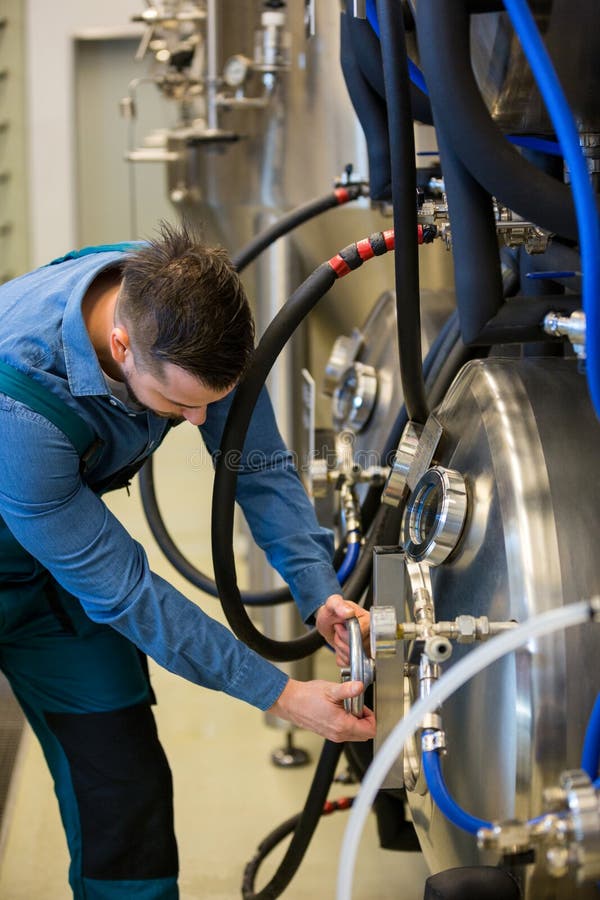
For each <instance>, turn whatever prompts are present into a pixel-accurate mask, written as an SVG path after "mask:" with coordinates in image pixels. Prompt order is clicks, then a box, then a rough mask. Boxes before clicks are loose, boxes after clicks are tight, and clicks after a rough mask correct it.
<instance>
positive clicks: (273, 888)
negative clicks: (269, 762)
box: [242, 741, 344, 900]
mask: <svg viewBox="0 0 600 900" xmlns="http://www.w3.org/2000/svg"><path fill="white" fill-rule="evenodd" d="M343 748H344V745H343V744H334V743H333V742H332V741H325V743H324V744H323V749H322V751H321V756H320V757H319V762H318V763H317V768H316V770H315V774H314V777H313V780H312V784H311V786H310V791H309V793H308V797H307V798H306V804H305V806H304V809H303V810H302V812H301V814H300V817H299V819H298V824H297V825H296V829H295V831H294V836H293V838H292V840H291V842H290V845H289V847H288V849H287V851H286V853H285V856H284V857H283V859H282V861H281V863H280V864H279V867H278V868H277V871H276V872H275V874H274V875H273V877H272V878H271V880H270V881H269V883H268V884H267V885H266V886H265V887H264V888H262V890H260V891H258V892H257V893H255V892H254V877H255V875H256V870H257V868H258V867H257V866H256V865H254V860H252V861H251V862H250V863H249V864H248V866H247V867H246V870H245V871H244V880H243V883H242V897H243V898H244V900H274V898H275V897H279V896H280V894H282V893H283V891H284V890H285V889H286V887H287V886H288V884H289V883H290V881H291V880H292V878H293V877H294V875H295V874H296V871H297V870H298V866H299V865H300V863H301V862H302V860H303V858H304V854H305V853H306V849H307V847H308V845H309V844H310V841H311V839H312V836H313V834H314V832H315V829H316V827H317V825H318V823H319V819H320V818H321V816H322V814H323V807H324V805H325V801H326V800H327V794H328V793H329V788H330V786H331V782H332V781H333V777H334V775H335V770H336V768H337V764H338V762H339V759H340V756H341V753H342V750H343ZM286 824H287V823H284V825H286ZM281 827H282V828H283V826H281ZM283 836H284V835H282V836H281V838H279V839H280V840H281V839H282V837H283ZM276 843H278V841H277V842H276ZM273 846H274V845H273ZM261 847H262V844H261V846H260V847H259V848H258V852H259V854H261ZM263 856H264V854H263ZM255 859H256V858H255ZM261 859H262V856H260V858H259V860H258V861H259V862H260V860H261Z"/></svg>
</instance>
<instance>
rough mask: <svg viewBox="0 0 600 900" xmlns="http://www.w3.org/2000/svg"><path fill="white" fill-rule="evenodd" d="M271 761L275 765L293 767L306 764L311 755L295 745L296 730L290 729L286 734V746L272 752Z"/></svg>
mask: <svg viewBox="0 0 600 900" xmlns="http://www.w3.org/2000/svg"><path fill="white" fill-rule="evenodd" d="M271 762H272V763H273V765H275V766H281V767H282V768H286V769H287V768H291V767H295V766H305V765H306V764H307V763H308V762H310V756H309V754H308V753H307V752H306V750H302V749H301V748H300V747H294V732H293V730H290V731H288V732H287V734H286V740H285V747H278V748H277V750H273V752H272V753H271Z"/></svg>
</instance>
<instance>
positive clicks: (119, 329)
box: [110, 325, 131, 366]
mask: <svg viewBox="0 0 600 900" xmlns="http://www.w3.org/2000/svg"><path fill="white" fill-rule="evenodd" d="M128 351H129V352H131V344H130V341H129V334H128V333H127V329H126V328H124V327H123V326H122V325H115V327H114V328H113V329H112V331H111V333H110V353H111V356H112V358H113V359H114V361H115V362H117V363H119V365H120V366H122V365H123V363H124V362H125V356H126V354H127V352H128Z"/></svg>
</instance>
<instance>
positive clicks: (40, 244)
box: [25, 0, 145, 266]
mask: <svg viewBox="0 0 600 900" xmlns="http://www.w3.org/2000/svg"><path fill="white" fill-rule="evenodd" d="M25 3H26V24H25V45H26V49H25V55H26V72H27V76H26V78H27V106H28V113H27V115H28V132H29V149H28V153H29V186H30V221H31V226H30V235H31V264H32V266H36V265H41V264H43V263H45V262H48V260H50V259H52V258H53V257H55V256H58V255H60V254H61V253H64V252H66V251H67V250H69V249H71V248H72V247H74V246H75V244H76V219H75V211H76V202H75V184H76V171H75V153H74V148H75V130H74V129H75V115H74V84H73V79H74V65H73V38H74V36H75V35H76V34H81V33H82V32H84V31H86V30H87V29H108V30H110V31H112V32H127V31H136V30H138V29H139V26H135V25H132V24H131V16H132V15H134V14H136V13H140V12H141V11H142V10H143V9H144V7H145V3H144V0H52V2H51V3H49V2H48V0H25ZM125 87H126V86H125V85H124V89H125ZM115 140H121V135H115Z"/></svg>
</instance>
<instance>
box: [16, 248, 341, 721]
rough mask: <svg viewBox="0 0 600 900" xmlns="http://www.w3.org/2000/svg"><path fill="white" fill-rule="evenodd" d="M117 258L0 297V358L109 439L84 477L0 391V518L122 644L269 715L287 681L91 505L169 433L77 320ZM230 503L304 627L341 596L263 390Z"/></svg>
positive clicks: (212, 441)
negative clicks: (127, 395)
mask: <svg viewBox="0 0 600 900" xmlns="http://www.w3.org/2000/svg"><path fill="white" fill-rule="evenodd" d="M122 259H123V256H122V254H121V253H119V252H114V251H112V252H100V253H94V254H91V255H89V256H83V257H81V258H77V259H71V260H66V261H64V262H60V263H59V264H56V265H52V266H46V267H43V268H40V269H37V270H35V271H33V272H31V273H29V274H27V275H24V276H22V277H20V278H17V279H15V280H14V281H11V282H9V283H7V284H5V285H4V286H2V287H1V288H0V359H1V360H3V361H5V362H7V363H9V364H11V365H13V366H15V367H16V368H18V369H21V370H22V371H24V372H26V373H27V374H29V375H30V376H32V377H33V378H35V379H36V380H38V381H39V382H41V383H42V384H43V385H45V386H46V387H48V388H50V389H51V390H52V391H53V392H54V393H56V394H57V396H59V397H60V398H61V399H62V400H63V401H65V402H66V403H68V404H69V405H70V406H71V407H73V409H74V410H75V411H76V412H77V413H78V414H79V415H80V416H81V417H82V418H84V419H85V420H86V421H87V422H88V423H89V424H90V426H91V428H92V429H93V430H94V432H95V433H96V434H97V435H98V436H99V437H100V438H101V439H102V440H103V442H104V443H103V447H102V450H101V452H100V454H99V455H98V456H97V457H96V458H95V459H94V461H93V464H92V466H91V467H90V468H89V470H88V471H87V472H86V474H85V480H82V477H81V475H80V471H79V458H78V456H77V453H76V452H75V450H74V448H73V447H72V445H71V444H70V442H69V441H68V439H67V438H66V437H65V436H64V435H63V433H62V432H61V431H59V430H58V429H57V428H56V426H54V425H53V424H52V423H50V422H49V421H48V420H47V419H45V418H44V417H43V416H41V415H39V414H38V413H35V412H33V411H32V410H30V409H29V408H28V407H27V406H25V405H23V404H22V403H19V402H18V401H15V400H13V399H11V398H10V397H7V396H6V395H4V394H1V393H0V434H1V435H2V440H1V441H0V472H1V477H0V515H1V516H2V518H3V519H4V521H5V523H6V525H7V526H8V528H9V529H10V531H11V532H12V534H13V535H14V537H15V538H16V539H17V541H18V542H19V543H20V544H21V545H22V546H23V547H24V548H25V549H26V550H27V551H28V552H29V553H30V554H31V555H32V556H34V557H35V558H36V559H37V560H38V561H39V562H40V563H41V564H42V565H43V566H44V567H45V568H46V569H47V570H48V571H49V572H50V573H51V574H52V575H53V577H54V578H55V579H56V580H57V581H58V582H59V583H60V584H61V585H62V586H63V587H64V588H65V589H66V590H67V591H68V592H69V593H71V594H73V595H74V596H75V597H77V598H78V599H79V600H80V602H81V604H82V606H83V608H84V609H85V611H86V613H87V615H88V616H89V617H90V618H91V619H93V620H94V621H96V622H102V623H106V624H107V625H110V626H111V627H113V628H115V629H116V630H117V631H119V632H121V633H122V634H124V635H126V637H128V638H129V639H130V640H131V641H133V643H134V644H136V645H137V646H138V647H140V649H142V650H143V651H144V652H145V653H147V654H148V655H149V656H151V657H152V658H153V659H155V660H156V661H157V662H158V663H159V664H160V665H162V666H164V667H165V668H166V669H169V670H170V671H172V672H176V673H177V674H178V675H181V676H182V677H184V678H187V679H188V680H190V681H193V682H196V683H198V684H202V685H204V686H205V687H208V688H212V689H215V690H221V691H224V692H225V693H227V694H230V695H232V696H234V697H238V698H240V699H242V700H245V701H247V702H248V703H251V704H253V705H254V706H257V707H259V708H260V709H267V708H268V707H270V706H271V705H272V704H273V703H274V702H275V700H276V699H277V698H278V696H279V694H280V693H281V691H282V690H283V687H284V685H285V682H286V680H287V678H286V676H285V675H284V674H283V673H282V672H281V671H280V670H279V669H277V668H276V667H275V666H273V665H272V664H271V663H269V662H267V661H266V660H264V659H262V657H260V656H259V655H258V654H256V653H255V652H254V651H252V650H250V649H249V648H248V647H246V646H245V644H243V643H242V642H240V641H238V640H237V639H236V638H235V637H234V636H233V635H232V634H231V632H230V631H229V630H228V629H227V628H225V627H223V626H222V625H221V624H220V623H218V622H216V621H215V620H214V619H211V618H210V617H209V616H207V615H206V614H205V613H204V612H203V611H202V610H201V609H200V608H199V607H198V606H197V605H196V604H195V603H192V602H191V601H190V600H188V599H187V598H186V597H185V596H183V594H181V593H180V592H179V591H177V590H176V589H175V588H174V587H172V585H170V584H169V583H167V582H166V581H165V580H164V579H163V578H161V577H159V576H158V575H156V574H155V573H153V572H151V571H150V567H149V564H148V559H147V557H146V554H145V552H144V549H143V548H142V547H141V546H140V544H139V543H137V542H136V541H135V540H133V538H132V537H131V536H130V535H129V534H128V533H127V531H126V530H125V528H124V527H123V526H122V525H121V524H120V523H119V521H118V520H117V519H116V518H115V517H114V516H113V515H112V513H111V512H110V511H109V509H108V508H107V506H106V504H105V503H104V502H103V501H102V499H101V496H100V495H99V485H100V484H101V483H102V482H105V481H106V479H107V478H109V477H110V476H111V475H113V474H114V473H116V472H117V471H119V470H120V469H123V468H124V467H126V466H128V465H130V464H132V463H134V462H135V461H137V460H140V459H143V458H145V457H147V456H148V455H149V454H151V453H152V452H153V451H154V450H156V448H157V447H158V446H159V444H160V443H161V441H162V439H163V437H164V436H165V433H166V431H167V430H168V427H169V425H168V422H166V421H165V419H163V418H161V417H159V416H156V415H154V414H153V413H151V412H149V411H143V412H139V411H137V412H136V411H134V410H132V409H130V408H128V407H127V406H125V405H124V404H123V403H122V402H120V401H119V400H118V399H117V398H116V397H114V396H112V395H111V393H110V391H109V389H108V387H107V384H106V381H105V379H104V377H103V374H102V371H101V369H100V367H99V363H98V360H97V357H96V354H95V352H94V349H93V347H92V344H91V341H90V338H89V336H88V333H87V330H86V326H85V323H84V320H83V317H82V313H81V301H82V298H83V296H84V294H85V292H86V290H87V288H88V287H89V285H90V284H91V282H92V281H93V279H94V278H95V277H96V276H97V275H98V274H99V273H100V272H101V271H102V270H104V269H106V268H109V267H111V266H115V265H118V264H119V262H120V261H122ZM230 402H231V400H230V398H226V399H225V400H222V401H219V402H218V403H214V404H211V405H210V406H209V409H208V416H207V420H206V423H205V424H204V425H203V426H201V428H200V431H201V433H202V437H203V439H204V441H205V443H206V445H207V447H208V449H209V451H210V452H211V453H213V454H214V453H215V451H217V450H218V447H219V444H220V436H221V433H222V428H223V425H224V423H225V418H226V416H227V412H228V409H229V404H230ZM257 450H258V451H260V453H259V454H256V452H254V453H252V451H257ZM265 460H268V461H269V462H268V464H267V465H265ZM238 500H239V502H240V504H241V506H242V508H243V510H244V514H245V516H246V519H247V521H248V523H249V525H250V528H251V530H252V533H253V535H254V537H255V539H256V541H257V542H258V543H259V545H260V546H261V547H262V548H263V549H264V550H265V552H266V554H267V557H268V559H269V561H270V562H271V563H272V565H274V566H275V568H276V569H277V570H278V571H279V572H280V574H281V575H282V577H283V578H284V579H285V580H286V581H287V583H288V584H289V586H290V589H291V591H292V593H293V595H294V598H295V599H296V602H297V604H298V607H299V609H300V612H301V615H302V617H303V618H304V620H306V619H308V617H309V616H310V615H311V614H312V613H313V612H314V611H315V610H316V609H317V608H318V606H320V605H321V604H322V603H323V602H324V600H325V599H326V598H327V597H328V596H329V595H330V594H332V593H335V592H337V591H338V590H339V584H338V581H337V579H336V576H335V572H334V570H333V568H332V566H331V563H330V560H331V554H332V549H333V548H332V540H331V534H330V532H328V531H326V530H325V529H323V528H321V527H320V526H319V525H318V523H317V521H316V519H315V516H314V513H313V510H312V507H311V505H310V503H309V501H308V499H307V498H306V495H305V493H304V489H303V488H302V485H301V482H300V479H299V478H298V475H297V474H296V472H295V470H294V468H293V465H292V459H291V455H290V454H289V453H288V452H287V451H286V449H285V446H284V444H283V442H282V440H281V437H280V435H279V433H278V430H277V426H276V424H275V421H274V417H273V412H272V409H271V405H270V402H269V399H268V396H267V395H266V392H263V395H262V396H261V398H260V400H259V403H258V404H257V407H256V410H255V414H254V416H253V420H252V424H251V427H250V430H249V433H248V437H247V440H246V446H245V449H244V454H243V457H242V459H241V465H240V474H239V478H238ZM197 501H198V503H200V504H201V503H205V502H206V501H205V500H204V498H200V497H199V498H197ZM209 514H210V510H209V508H208V504H206V515H209Z"/></svg>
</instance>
